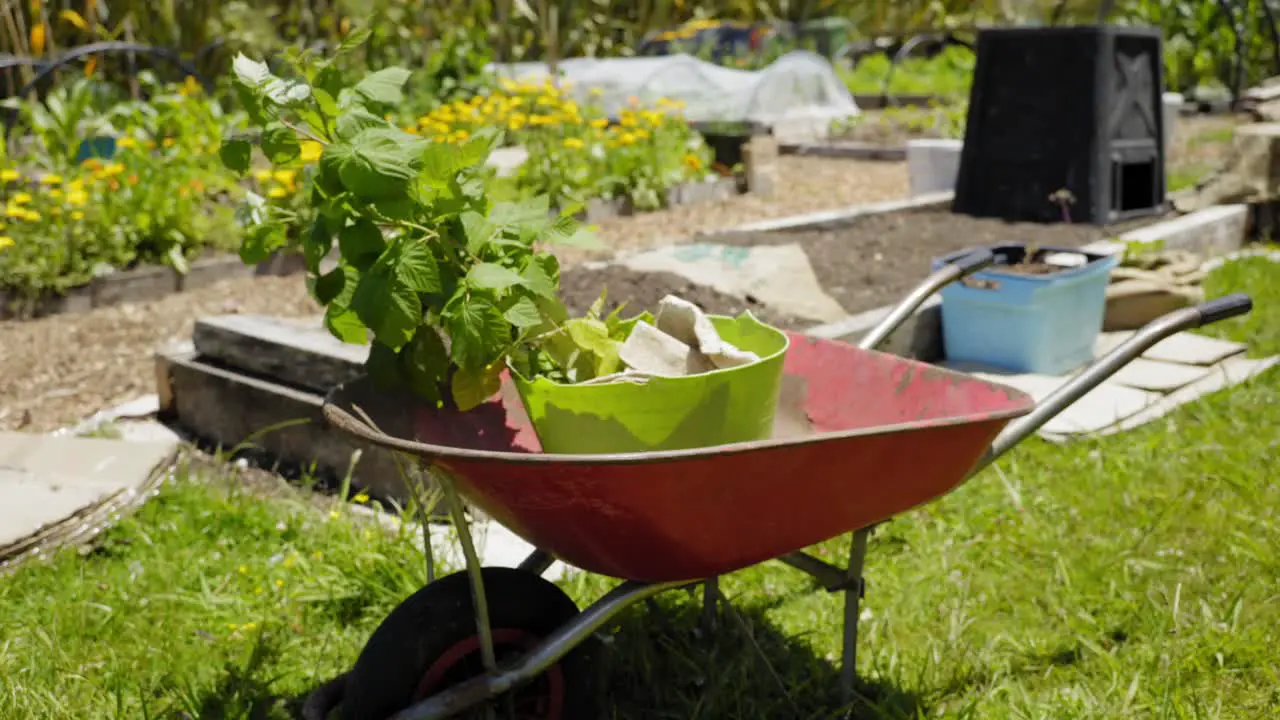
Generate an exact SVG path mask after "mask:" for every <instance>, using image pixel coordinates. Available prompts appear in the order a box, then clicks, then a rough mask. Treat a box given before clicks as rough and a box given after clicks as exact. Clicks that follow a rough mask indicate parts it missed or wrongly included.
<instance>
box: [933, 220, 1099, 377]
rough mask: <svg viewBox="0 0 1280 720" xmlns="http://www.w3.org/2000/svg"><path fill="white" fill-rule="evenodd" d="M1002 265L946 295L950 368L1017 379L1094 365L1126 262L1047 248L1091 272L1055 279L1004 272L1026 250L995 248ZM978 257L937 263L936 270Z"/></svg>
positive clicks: (1073, 270)
mask: <svg viewBox="0 0 1280 720" xmlns="http://www.w3.org/2000/svg"><path fill="white" fill-rule="evenodd" d="M990 249H991V252H992V253H993V254H994V255H995V256H996V264H995V265H992V266H991V267H990V268H987V269H986V270H983V271H980V272H977V273H974V274H973V275H971V276H970V278H969V279H968V280H967V281H964V282H955V283H952V284H950V285H948V286H946V287H945V288H943V289H942V341H943V345H944V348H945V352H946V356H947V359H948V360H953V361H962V362H975V363H982V364H985V365H991V366H994V367H998V368H1003V369H1006V370H1012V371H1014V372H1029V373H1040V374H1044V375H1060V374H1062V373H1066V372H1070V371H1072V370H1075V369H1077V368H1079V367H1080V366H1082V365H1085V364H1086V363H1089V362H1090V361H1092V360H1093V352H1094V344H1095V343H1096V341H1097V339H1098V333H1099V332H1101V330H1102V321H1103V315H1104V314H1105V312H1106V305H1107V283H1108V281H1109V280H1110V278H1111V269H1112V268H1114V267H1115V266H1116V264H1117V263H1118V262H1119V261H1120V258H1119V257H1118V256H1115V255H1103V254H1100V253H1081V251H1080V250H1078V249H1075V248H1063V247H1046V248H1041V250H1042V251H1044V252H1046V253H1051V252H1066V253H1077V254H1084V255H1085V256H1086V258H1087V262H1086V264H1085V265H1083V266H1081V267H1076V268H1064V269H1063V270H1062V271H1061V272H1056V273H1053V274H1050V275H1019V274H1014V273H1010V272H1007V271H1003V270H1001V267H1000V266H1001V265H1010V264H1014V263H1018V262H1021V260H1022V258H1023V257H1024V256H1025V254H1026V247H1025V246H1024V245H998V246H995V247H992V248H990ZM971 252H973V250H972V249H969V250H964V251H961V252H958V253H953V254H951V255H947V256H944V257H941V258H936V259H935V260H934V262H933V267H934V269H935V270H936V269H937V268H938V267H940V266H941V265H943V264H944V263H949V262H953V261H955V260H958V259H959V258H961V257H963V256H965V255H967V254H968V253H971Z"/></svg>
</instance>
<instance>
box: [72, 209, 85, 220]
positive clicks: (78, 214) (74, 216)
mask: <svg viewBox="0 0 1280 720" xmlns="http://www.w3.org/2000/svg"><path fill="white" fill-rule="evenodd" d="M71 219H72V220H83V219H84V213H82V212H80V211H79V210H73V211H72V212H71Z"/></svg>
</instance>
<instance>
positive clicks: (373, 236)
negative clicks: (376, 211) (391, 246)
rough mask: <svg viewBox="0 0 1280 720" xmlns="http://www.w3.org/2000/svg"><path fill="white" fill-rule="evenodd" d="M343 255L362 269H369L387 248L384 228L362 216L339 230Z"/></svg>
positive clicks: (339, 247)
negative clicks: (383, 235) (383, 233)
mask: <svg viewBox="0 0 1280 720" xmlns="http://www.w3.org/2000/svg"><path fill="white" fill-rule="evenodd" d="M338 249H339V250H340V251H341V252H342V257H343V258H345V259H346V260H347V262H349V263H351V264H352V265H354V266H355V267H357V268H359V269H360V270H368V269H369V267H370V266H371V265H373V263H374V261H375V260H377V259H378V256H380V255H382V253H383V251H385V250H386V249H387V241H386V240H385V239H384V238H383V237H382V230H380V229H379V228H378V226H377V225H375V224H374V223H373V221H372V220H369V219H367V218H360V219H359V220H356V221H355V222H354V223H353V224H351V225H348V226H346V227H344V228H342V230H340V231H339V232H338Z"/></svg>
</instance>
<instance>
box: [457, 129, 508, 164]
mask: <svg viewBox="0 0 1280 720" xmlns="http://www.w3.org/2000/svg"><path fill="white" fill-rule="evenodd" d="M486 129H487V128H486ZM497 139H498V137H497V136H496V135H494V134H493V133H491V132H485V131H484V130H481V131H480V132H477V133H476V134H475V135H473V136H471V138H470V139H469V140H467V141H466V142H464V143H462V144H461V145H458V146H455V147H456V150H455V154H454V160H453V166H454V167H455V168H457V169H462V168H469V167H478V166H482V165H484V162H485V161H486V160H488V159H489V153H491V152H492V151H493V146H494V144H495V143H496V142H497Z"/></svg>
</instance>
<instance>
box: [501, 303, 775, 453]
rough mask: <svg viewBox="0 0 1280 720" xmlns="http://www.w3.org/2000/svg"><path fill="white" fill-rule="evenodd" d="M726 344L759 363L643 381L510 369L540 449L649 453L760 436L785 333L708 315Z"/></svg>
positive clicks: (766, 430) (767, 423)
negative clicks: (596, 381)
mask: <svg viewBox="0 0 1280 720" xmlns="http://www.w3.org/2000/svg"><path fill="white" fill-rule="evenodd" d="M709 317H710V319H711V322H712V323H713V324H714V325H715V328H716V331H717V332H718V333H719V334H720V337H721V338H722V339H724V340H725V341H726V342H728V343H730V344H732V345H733V346H734V347H737V348H739V349H742V350H749V351H751V352H753V353H755V354H756V355H758V356H760V358H761V360H760V362H757V363H752V364H750V365H743V366H740V367H735V368H726V369H724V370H714V371H712V372H709V373H703V374H701V375H690V376H687V377H670V378H666V377H657V378H649V379H648V380H647V381H646V382H645V383H643V384H639V383H630V382H619V383H611V384H604V385H563V384H560V383H557V382H553V381H551V380H548V379H547V378H544V377H537V378H534V379H533V380H528V379H526V378H524V377H521V376H520V375H519V374H518V373H514V372H513V373H512V378H513V380H514V381H515V384H516V388H517V390H519V392H520V397H521V399H522V400H523V401H524V406H525V409H526V410H527V411H528V413H529V420H530V422H531V423H532V424H533V429H534V431H535V432H536V433H537V435H538V440H539V442H540V443H541V444H542V451H543V452H546V453H565V454H578V455H581V454H602V453H629V452H654V451H659V450H683V449H688V448H699V447H710V446H713V445H724V444H727V443H735V442H746V441H751V440H764V439H767V438H768V437H769V436H770V435H771V434H772V433H773V416H774V414H775V412H776V411H777V409H778V394H779V392H780V391H781V388H782V367H783V362H784V360H785V359H786V355H787V346H788V345H789V344H790V343H789V341H788V339H787V335H786V333H784V332H782V331H780V330H777V329H775V328H772V327H769V326H768V325H765V324H764V323H762V322H760V321H759V320H757V319H755V318H754V317H752V316H751V315H750V314H749V313H743V314H742V315H740V316H738V317H736V318H731V317H724V316H718V315H712V316H709Z"/></svg>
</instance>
